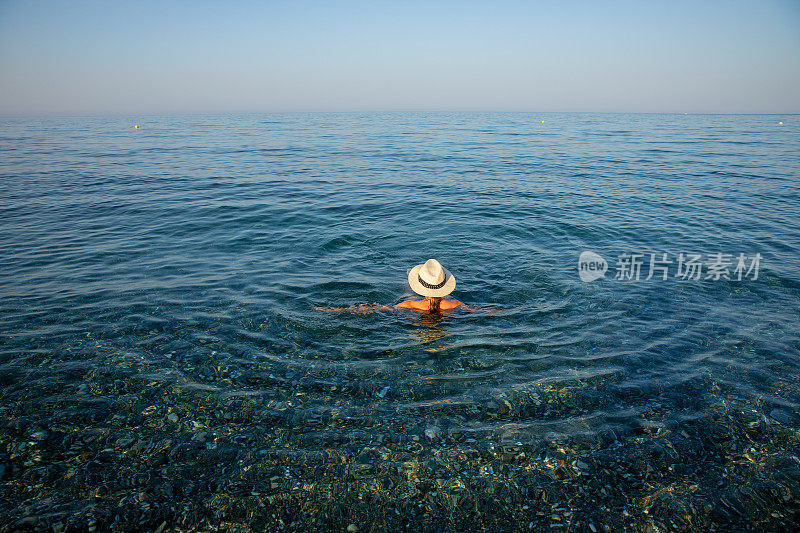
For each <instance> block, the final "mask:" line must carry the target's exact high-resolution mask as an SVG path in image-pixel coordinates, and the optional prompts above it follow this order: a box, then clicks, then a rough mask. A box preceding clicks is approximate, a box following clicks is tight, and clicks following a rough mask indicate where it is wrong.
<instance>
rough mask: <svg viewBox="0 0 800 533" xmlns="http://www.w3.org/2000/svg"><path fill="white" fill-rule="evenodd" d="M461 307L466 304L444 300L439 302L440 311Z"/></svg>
mask: <svg viewBox="0 0 800 533" xmlns="http://www.w3.org/2000/svg"><path fill="white" fill-rule="evenodd" d="M460 305H464V302H459V301H458V300H442V301H441V302H439V309H455V308H456V307H458V306H460Z"/></svg>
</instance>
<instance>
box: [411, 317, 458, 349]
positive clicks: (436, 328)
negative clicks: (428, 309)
mask: <svg viewBox="0 0 800 533" xmlns="http://www.w3.org/2000/svg"><path fill="white" fill-rule="evenodd" d="M411 326H412V328H413V330H414V335H415V336H416V338H417V339H419V342H420V343H422V344H424V345H425V346H424V349H425V351H428V352H437V351H439V350H444V349H446V348H448V347H450V345H448V344H446V343H444V342H437V341H439V339H443V338H444V337H446V336H447V335H448V332H447V324H446V323H444V321H443V320H442V314H441V313H424V314H419V315H416V314H415V316H414V319H413V321H412V322H411Z"/></svg>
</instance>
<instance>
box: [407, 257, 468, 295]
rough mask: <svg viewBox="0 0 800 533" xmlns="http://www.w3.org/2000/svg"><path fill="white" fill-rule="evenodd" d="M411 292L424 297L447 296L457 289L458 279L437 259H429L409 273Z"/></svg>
mask: <svg viewBox="0 0 800 533" xmlns="http://www.w3.org/2000/svg"><path fill="white" fill-rule="evenodd" d="M408 284H409V285H411V290H413V291H414V292H416V293H417V294H420V295H422V296H435V297H441V296H447V295H448V294H450V293H451V292H453V289H455V288H456V278H455V277H453V275H452V274H451V273H450V271H449V270H447V269H446V268H444V267H443V266H442V265H441V264H439V261H437V260H436V259H428V260H427V261H425V263H424V264H422V265H417V266H415V267H414V268H412V269H411V270H409V271H408Z"/></svg>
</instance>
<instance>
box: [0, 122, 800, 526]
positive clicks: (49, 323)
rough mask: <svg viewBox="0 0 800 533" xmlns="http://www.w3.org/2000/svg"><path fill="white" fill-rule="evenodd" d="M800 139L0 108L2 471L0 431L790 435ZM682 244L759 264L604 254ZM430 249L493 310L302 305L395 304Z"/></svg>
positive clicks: (656, 129) (799, 373)
mask: <svg viewBox="0 0 800 533" xmlns="http://www.w3.org/2000/svg"><path fill="white" fill-rule="evenodd" d="M542 121H543V122H542ZM779 121H783V122H784V123H785V124H783V125H778V122H779ZM133 124H141V128H140V129H138V130H136V129H133V127H132V126H133ZM799 127H800V126H798V122H797V117H796V116H787V117H778V116H762V115H742V116H732V115H726V116H721V115H609V114H598V115H592V114H511V113H509V114H449V113H448V114H444V113H442V114H435V113H432V114H410V113H409V114H404V113H397V114H392V113H387V114H378V113H373V114H287V115H242V116H164V117H130V118H121V117H120V118H69V119H66V118H65V119H41V120H33V119H4V120H3V122H2V124H1V126H0V128H1V131H0V220H2V222H1V223H0V257H1V258H2V273H0V329H1V330H2V337H1V338H0V376H2V377H1V378H0V379H2V389H0V398H2V404H3V406H2V410H3V418H4V419H5V423H6V425H7V427H8V428H12V429H9V430H8V433H7V438H6V441H7V452H8V453H7V464H8V465H9V466H8V467H7V469H6V470H7V473H6V474H5V478H6V480H9V479H11V480H16V479H18V478H19V479H22V478H24V475H25V472H26V469H30V468H32V466H28V467H25V466H24V465H23V464H22V463H19V464H17V463H14V459H13V456H14V455H15V453H16V454H17V455H18V456H19V457H22V455H24V454H22V455H20V454H21V453H22V452H20V451H19V450H16V448H14V449H12V448H13V447H14V446H16V445H15V444H13V443H14V442H17V441H20V442H21V441H24V440H25V438H26V437H27V436H28V435H29V434H30V433H32V432H35V431H36V430H37V429H42V428H45V429H46V430H47V431H50V432H53V433H55V434H60V435H69V434H70V433H71V432H72V433H74V432H75V431H76V430H77V429H78V428H80V429H81V430H85V429H86V428H90V429H91V428H94V429H97V430H99V431H101V432H105V433H103V435H104V438H106V439H112V437H113V438H114V439H117V437H118V436H119V434H120V432H125V431H127V432H128V433H129V434H130V435H132V436H134V437H135V436H136V435H140V434H148V435H151V434H152V435H154V434H158V432H161V434H164V435H167V434H169V435H171V436H172V438H173V440H174V441H175V442H182V441H191V439H193V438H195V437H196V435H197V433H198V431H204V432H207V433H208V435H209V438H211V437H212V436H213V437H215V438H216V439H217V440H215V441H214V446H223V447H224V445H225V443H226V442H228V444H229V445H231V446H233V445H234V444H235V438H234V437H235V434H236V433H237V432H242V431H245V429H246V432H247V434H249V435H260V436H261V437H262V438H263V439H265V441H264V442H267V441H269V446H267V447H266V448H265V449H268V450H270V451H269V452H265V453H270V454H272V453H277V452H276V451H275V450H276V447H275V442H277V441H270V440H269V439H270V438H276V437H275V436H276V435H283V437H281V438H282V439H283V440H281V441H280V442H282V443H283V444H282V445H283V446H284V447H285V448H287V449H285V450H284V451H283V452H282V453H284V454H291V453H295V452H297V451H306V452H307V451H308V450H326V449H330V448H335V447H337V446H345V445H350V446H352V447H353V449H354V450H357V449H364V446H367V443H375V442H377V443H378V444H380V443H381V442H382V441H383V439H385V438H387V436H391V437H392V438H396V439H398V442H399V443H406V442H416V441H415V440H413V438H414V437H419V438H421V442H424V443H427V442H428V441H430V440H433V441H434V442H439V443H440V445H441V446H442V447H444V448H447V447H450V448H453V447H458V446H461V445H464V443H468V444H469V445H471V446H474V447H481V446H490V445H492V444H493V443H504V442H513V443H515V444H516V445H521V446H523V447H524V446H531V447H534V446H538V445H540V444H541V443H547V442H550V443H553V442H556V443H558V442H561V443H563V442H573V441H575V442H577V441H580V442H584V441H587V442H595V443H597V446H599V447H600V449H602V447H603V446H614V444H612V443H616V444H617V445H618V444H619V443H620V442H623V443H624V442H625V439H626V438H633V437H631V436H633V435H636V434H637V432H639V433H641V428H642V427H646V428H654V429H653V431H656V432H658V433H659V434H664V435H676V434H679V432H680V431H684V433H686V432H687V428H692V427H696V428H701V429H697V430H696V431H697V432H699V433H702V431H703V430H702V428H703V427H706V426H704V424H705V425H711V424H714V423H717V422H718V421H717V422H715V421H714V420H715V419H714V416H717V415H720V416H721V414H725V415H726V416H730V417H733V419H732V420H738V421H741V422H742V423H754V422H755V423H759V424H763V425H764V426H765V427H769V428H770V431H772V430H781V429H782V430H785V431H786V435H792V434H794V435H795V437H794V438H795V441H794V442H791V441H789V442H790V443H791V446H795V445H796V433H792V432H796V430H797V429H798V427H800V420H799V419H798V416H797V407H798V401H799V400H800V388H799V387H800V368H799V367H800V362H798V357H797V356H798V349H799V348H800V333H798V331H800V328H798V326H799V325H800V319H798V317H799V316H800V300H799V299H798V296H800V260H798V253H800V219H799V218H798V214H800V194H799V193H800V191H799V190H798V189H799V188H800V187H798V185H799V184H798V180H799V179H800V140H799V139H800V135H798V133H799V131H798V129H799ZM583 250H592V251H595V252H597V253H599V254H600V255H601V256H603V257H604V258H606V259H607V260H608V262H609V267H610V270H609V273H608V274H607V276H606V279H603V280H600V281H595V282H593V283H584V282H582V281H581V280H580V279H579V277H578V271H577V261H578V256H579V254H580V253H581V252H582V251H583ZM681 252H684V253H688V252H694V253H701V254H703V256H704V259H705V258H706V256H707V254H713V253H717V252H721V253H728V254H733V255H734V256H737V255H738V254H740V253H744V254H746V255H748V256H753V255H755V254H756V253H759V254H761V256H762V258H763V259H762V261H761V266H760V270H759V275H758V279H756V280H753V279H744V280H742V281H739V282H736V281H726V280H719V281H713V280H705V279H704V280H691V281H684V282H682V281H679V280H678V279H675V278H674V274H675V265H674V264H673V265H672V269H671V270H670V279H668V280H661V279H651V280H647V281H646V280H644V279H642V280H640V281H623V280H615V279H613V277H614V267H615V262H616V259H617V256H618V255H619V254H622V253H642V254H645V261H649V255H648V254H650V253H668V254H669V255H670V258H671V259H672V260H676V259H677V256H678V254H679V253H681ZM430 257H435V258H437V259H438V260H439V261H441V262H442V264H444V266H445V267H447V268H448V269H450V270H451V271H452V272H453V273H454V275H455V276H456V278H457V281H458V285H457V287H456V291H455V292H454V293H453V296H454V297H455V298H457V299H459V300H462V301H464V302H466V303H468V304H472V305H479V306H493V307H496V308H499V309H501V311H500V312H498V313H482V312H465V311H455V312H452V313H449V314H447V315H445V316H419V315H415V314H413V313H412V312H407V311H398V312H379V313H371V314H350V313H336V312H321V311H315V310H314V307H315V306H323V307H329V306H349V305H354V304H359V303H382V304H390V303H397V302H400V301H402V300H403V299H407V298H409V297H412V296H413V295H412V293H411V291H410V289H409V288H408V286H407V283H406V282H405V278H406V269H407V268H409V267H411V266H413V265H415V264H417V263H421V262H424V261H425V260H426V259H428V258H430ZM646 267H647V264H645V268H644V269H643V276H642V277H643V278H644V277H646ZM148 409H149V411H148ZM171 413H176V414H177V415H178V419H177V421H174V420H170V419H169V418H167V417H168V414H171ZM226 414H227V415H228V416H227V418H226V416H225V415H226ZM115 417H116V418H115ZM692 424H695V425H694V426H693V425H692ZM698 424H699V425H698ZM433 427H435V428H437V429H438V430H439V432H440V433H439V434H438V435H437V436H436V437H435V438H434V439H430V438H428V437H426V436H425V430H426V429H429V428H433ZM776 428H777V429H776ZM15 432H16V433H15ZM689 433H690V434H692V435H694V433H693V432H691V431H689ZM433 434H435V432H434V433H433ZM253 438H256V437H253ZM15 439H16V440H15ZM220 439H221V440H220ZM225 439H228V440H227V441H226V440H225ZM201 440H202V439H201ZM115 442H116V441H115ZM231 443H234V444H231ZM265 446H266V445H265ZM786 446H789V444H787V445H786ZM210 447H211V444H207V445H206V448H210ZM434 448H435V446H434ZM780 451H782V452H785V453H786V454H788V453H789V450H788V448H781V449H780ZM31 453H32V452H31ZM776 453H777V452H776ZM62 459H63V458H62ZM21 460H22V459H19V461H21ZM53 461H55V459H53ZM45 462H46V461H45ZM14 465H16V466H14ZM220 465H222V463H220ZM220 468H222V466H220ZM779 470H780V469H779ZM229 472H230V469H229V470H228V474H227V477H229ZM783 472H784V473H785V474H786V475H788V476H789V477H790V478H793V476H796V475H797V466H796V465H794V464H793V465H792V466H791V467H785V468H784V469H783ZM15 476H16V477H15ZM219 476H220V477H226V475H224V474H222V473H221V470H220V472H219ZM793 479H795V480H796V479H797V478H793ZM7 483H10V482H7ZM9 486H10V485H9ZM190 493H191V491H190ZM190 493H189V494H187V497H189V496H190V495H191V494H190ZM29 496H30V495H29ZM31 497H33V496H31ZM12 508H13V506H12V507H10V508H9V512H11V511H10V509H12ZM345 525H346V524H345Z"/></svg>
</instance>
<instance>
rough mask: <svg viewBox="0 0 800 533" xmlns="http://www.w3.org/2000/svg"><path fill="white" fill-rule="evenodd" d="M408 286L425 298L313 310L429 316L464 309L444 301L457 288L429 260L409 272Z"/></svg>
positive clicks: (451, 278)
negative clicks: (409, 312)
mask: <svg viewBox="0 0 800 533" xmlns="http://www.w3.org/2000/svg"><path fill="white" fill-rule="evenodd" d="M408 284H409V285H411V290H413V291H414V292H416V293H417V294H419V295H420V296H424V297H425V299H424V300H408V301H406V302H402V303H399V304H397V305H357V306H353V307H326V308H322V307H316V308H315V309H316V310H317V311H349V312H351V313H368V312H371V311H374V310H378V311H388V310H392V309H413V310H414V311H419V312H420V313H425V314H431V313H441V312H443V311H450V310H451V309H456V308H467V306H465V305H464V303H463V302H459V301H458V300H445V299H444V297H445V296H447V295H448V294H450V293H451V292H453V289H455V288H456V278H455V277H454V276H453V274H451V273H450V271H449V270H447V269H446V268H444V267H443V266H442V265H441V264H440V263H439V261H437V260H436V259H428V260H427V261H426V262H425V263H423V264H421V265H417V266H415V267H414V268H412V269H411V270H409V271H408Z"/></svg>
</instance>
